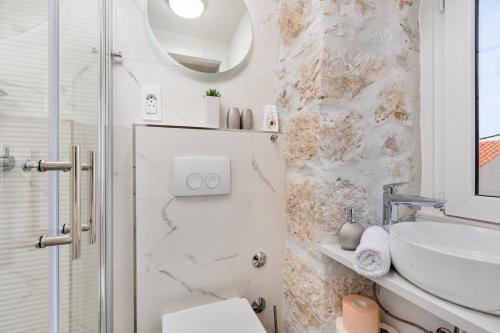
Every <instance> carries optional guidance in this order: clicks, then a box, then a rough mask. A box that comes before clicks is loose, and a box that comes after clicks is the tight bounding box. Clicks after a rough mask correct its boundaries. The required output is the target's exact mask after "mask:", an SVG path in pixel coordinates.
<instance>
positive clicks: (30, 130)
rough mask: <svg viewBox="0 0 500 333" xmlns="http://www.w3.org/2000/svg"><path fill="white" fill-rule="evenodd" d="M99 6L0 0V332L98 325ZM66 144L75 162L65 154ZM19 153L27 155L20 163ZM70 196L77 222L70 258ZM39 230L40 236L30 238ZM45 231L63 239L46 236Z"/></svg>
mask: <svg viewBox="0 0 500 333" xmlns="http://www.w3.org/2000/svg"><path fill="white" fill-rule="evenodd" d="M99 15H100V14H99V2H98V1H97V0H95V1H81V0H59V1H58V0H1V1H0V327H1V329H0V331H2V332H9V333H17V332H19V333H27V332H50V333H59V332H64V333H66V332H68V333H73V332H90V333H92V332H99V331H100V330H99V324H100V323H99V320H100V309H99V306H100V302H99V287H100V281H99V278H100V242H99V237H100V235H99V228H96V231H97V233H96V235H95V237H91V230H92V223H93V225H94V226H95V225H96V223H97V224H99V221H97V219H96V218H94V219H93V220H92V221H91V217H92V216H96V213H95V210H94V207H95V205H93V204H92V203H93V202H95V200H94V201H93V200H92V199H95V192H94V191H93V189H97V188H98V186H93V185H95V184H94V182H93V180H94V179H95V177H94V178H92V175H94V173H95V172H96V168H95V164H94V167H91V165H92V163H91V162H92V159H91V156H92V155H90V153H89V152H90V151H95V150H96V147H97V142H98V118H99V101H100V95H99V92H100V68H99V59H100V57H99V51H98V49H99ZM75 146H78V147H79V151H80V162H81V163H82V166H81V169H80V168H76V167H75V166H76V165H77V164H76V163H74V161H73V160H72V156H73V155H74V154H73V152H72V147H75ZM40 160H46V161H62V162H65V163H62V164H59V165H55V166H54V165H53V166H50V165H48V169H51V167H53V168H54V169H56V168H57V169H64V170H57V171H56V170H53V171H46V172H42V171H44V170H43V168H40V165H41V164H40V163H39V162H38V161H40ZM25 161H30V162H31V165H27V166H28V168H25V169H24V170H23V165H24V164H25ZM70 169H71V170H70ZM76 169H78V170H80V171H79V176H80V177H79V178H80V180H79V183H80V184H81V186H80V195H79V196H76V195H75V193H76V192H75V188H76V187H75V186H74V185H75V184H76V182H75V181H74V179H75V174H76V171H75V170H76ZM72 180H73V181H72ZM72 185H73V186H72ZM74 198H79V200H78V201H79V205H78V206H79V207H80V209H79V210H80V211H81V214H80V222H81V224H82V231H81V249H80V250H79V253H80V257H79V258H78V259H76V258H72V255H73V254H75V251H72V247H73V245H74V244H76V243H77V242H76V239H77V237H76V236H75V235H76V233H74V230H75V228H71V223H72V221H73V220H74V216H75V214H74V213H75V211H77V210H75V208H74V207H75V205H74V202H75V200H72V199H74ZM97 216H98V215H97ZM63 225H66V230H65V231H64V232H63V230H62V229H63ZM73 225H75V224H73ZM42 234H45V235H46V236H45V237H46V238H45V240H46V244H45V243H44V244H45V245H47V246H46V248H35V243H36V241H37V240H38V241H39V238H38V236H39V235H42ZM55 235H58V237H59V238H60V239H57V240H58V241H59V240H62V243H68V240H69V239H70V240H71V241H72V243H71V244H65V245H59V246H49V245H51V244H50V243H51V241H52V240H53V239H51V238H50V236H55ZM47 236H49V237H47ZM68 237H69V238H68ZM90 238H92V241H93V242H92V244H91V242H90ZM73 249H74V248H73Z"/></svg>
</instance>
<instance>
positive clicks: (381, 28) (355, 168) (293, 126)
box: [276, 0, 420, 333]
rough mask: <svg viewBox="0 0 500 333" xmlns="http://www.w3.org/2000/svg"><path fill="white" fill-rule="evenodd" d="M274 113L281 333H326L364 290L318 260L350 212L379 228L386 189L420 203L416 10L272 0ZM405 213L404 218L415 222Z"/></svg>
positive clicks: (389, 3)
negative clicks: (283, 186)
mask: <svg viewBox="0 0 500 333" xmlns="http://www.w3.org/2000/svg"><path fill="white" fill-rule="evenodd" d="M276 1H277V10H278V17H280V31H281V37H282V43H281V48H280V56H279V64H278V68H277V73H278V74H279V75H277V87H276V104H277V105H278V109H279V111H280V121H281V125H282V130H283V131H284V133H285V135H286V151H287V154H286V159H287V166H288V168H287V217H286V219H287V230H288V238H289V240H288V250H287V260H286V265H285V272H284V280H285V281H284V285H285V309H284V310H285V311H284V313H285V324H284V327H285V330H286V332H291V333H295V332H296V333H307V332H327V331H328V330H329V329H331V328H332V326H333V325H334V321H335V318H336V317H337V316H338V315H339V314H340V313H341V298H342V296H344V295H345V294H348V293H353V292H354V293H361V294H365V295H370V286H371V283H370V282H369V281H368V280H366V279H364V278H362V277H360V276H358V275H356V274H355V273H354V272H352V271H350V270H348V269H346V268H345V267H343V266H342V265H340V264H336V263H334V262H333V261H332V260H330V259H328V258H325V257H324V256H322V255H321V254H320V253H319V251H318V249H317V245H318V243H320V242H322V241H332V240H335V239H336V235H337V233H338V230H339V228H340V226H341V225H342V223H344V221H345V208H347V207H355V208H356V209H358V210H359V212H358V220H360V221H361V222H362V223H364V224H366V225H370V224H376V223H380V222H381V215H382V209H381V200H382V198H381V196H382V186H383V184H386V183H391V182H399V181H409V182H410V185H408V187H407V188H406V189H405V190H407V191H415V192H416V191H418V190H419V188H418V184H419V177H420V157H419V156H420V140H419V127H418V126H419V102H418V101H419V74H418V73H419V54H418V52H419V44H420V41H419V35H418V30H419V29H418V7H419V1H418V0H276ZM410 213H411V212H410Z"/></svg>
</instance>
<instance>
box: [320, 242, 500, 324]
mask: <svg viewBox="0 0 500 333" xmlns="http://www.w3.org/2000/svg"><path fill="white" fill-rule="evenodd" d="M318 249H319V251H320V252H321V253H323V254H324V255H326V256H327V257H330V258H331V259H333V260H335V261H338V262H339V263H341V264H343V265H345V266H347V267H348V268H350V269H354V252H352V251H345V250H342V248H341V247H340V245H339V244H334V243H331V244H321V245H320V246H319V248H318ZM371 280H372V281H373V282H375V283H377V284H378V285H380V286H381V287H383V288H386V289H388V290H390V291H392V292H393V293H395V294H397V295H399V296H400V297H402V298H404V299H406V300H408V301H409V302H411V303H413V304H415V305H417V306H419V307H421V308H423V309H425V310H426V311H428V312H430V313H432V314H434V315H436V316H438V317H440V318H442V319H443V320H445V321H447V322H449V323H450V324H452V325H455V326H457V327H460V328H461V329H462V330H465V331H466V332H469V333H492V332H500V317H497V316H494V315H489V314H485V313H482V312H478V311H474V310H470V309H467V308H465V307H462V306H459V305H456V304H453V303H450V302H448V301H445V300H443V299H441V298H438V297H436V296H433V295H431V294H429V293H428V292H426V291H424V290H422V289H420V288H418V287H417V286H415V285H413V284H412V283H411V282H409V281H408V280H406V279H405V278H403V277H402V276H401V275H399V274H398V273H397V272H396V271H395V270H394V269H391V271H390V272H389V274H387V275H386V276H384V277H382V278H379V279H371Z"/></svg>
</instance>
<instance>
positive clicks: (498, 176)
mask: <svg viewBox="0 0 500 333" xmlns="http://www.w3.org/2000/svg"><path fill="white" fill-rule="evenodd" d="M499 31H500V1H498V0H477V21H476V129H477V130H476V138H477V142H476V148H477V153H476V194H477V195H483V196H496V197H500V33H499Z"/></svg>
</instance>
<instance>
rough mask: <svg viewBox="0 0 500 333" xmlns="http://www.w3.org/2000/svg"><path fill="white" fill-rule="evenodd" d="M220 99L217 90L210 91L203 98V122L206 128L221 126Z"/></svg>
mask: <svg viewBox="0 0 500 333" xmlns="http://www.w3.org/2000/svg"><path fill="white" fill-rule="evenodd" d="M220 97H221V93H220V92H219V91H218V90H217V89H209V90H207V91H206V92H205V96H204V98H203V110H202V121H203V126H204V127H209V128H219V126H220Z"/></svg>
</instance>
